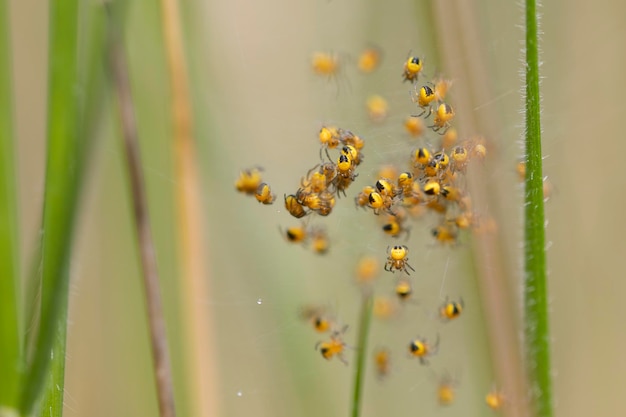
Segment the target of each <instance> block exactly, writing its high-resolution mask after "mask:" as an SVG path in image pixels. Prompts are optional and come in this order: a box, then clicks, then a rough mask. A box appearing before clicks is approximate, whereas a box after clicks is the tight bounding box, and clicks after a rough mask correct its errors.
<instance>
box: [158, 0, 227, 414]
mask: <svg viewBox="0 0 626 417" xmlns="http://www.w3.org/2000/svg"><path fill="white" fill-rule="evenodd" d="M161 14H162V18H163V34H164V37H165V46H166V58H167V63H168V67H169V76H170V88H171V94H172V123H173V138H172V139H173V142H172V146H173V150H174V155H175V169H176V172H175V175H176V184H177V185H178V186H177V187H176V192H177V198H176V203H177V219H178V227H177V230H178V247H179V257H180V260H181V268H182V271H181V277H180V278H181V279H180V280H179V283H180V288H181V291H180V297H181V303H180V305H181V306H182V309H183V311H182V316H183V326H184V329H183V331H184V334H185V339H186V340H187V341H188V342H187V343H186V344H185V345H186V346H187V347H188V349H189V351H188V352H187V354H186V355H185V358H186V364H185V365H186V371H187V375H189V381H190V384H189V390H190V391H191V392H190V397H191V409H192V414H193V415H195V416H212V415H216V414H218V406H217V398H218V396H217V393H216V391H217V387H216V384H215V381H216V380H217V378H216V375H215V373H216V366H215V361H213V366H211V360H212V359H213V358H216V357H217V355H216V354H212V352H213V350H214V348H213V346H212V345H211V343H210V340H211V337H210V334H211V329H212V327H213V325H212V322H211V320H210V316H209V311H207V308H206V306H205V305H204V304H203V303H200V302H199V301H200V298H199V297H205V296H206V295H207V294H208V290H207V285H208V284H207V283H208V275H207V267H206V263H205V260H206V258H207V252H208V250H207V247H206V245H205V242H204V239H203V237H204V236H203V231H204V230H205V228H204V222H203V215H202V213H203V211H204V210H203V209H202V202H201V199H200V189H201V187H200V179H199V172H198V165H197V161H196V158H195V154H196V152H195V143H194V138H193V112H192V106H191V97H190V94H189V77H188V70H187V60H186V57H185V52H184V42H183V33H182V29H181V16H180V7H179V2H178V1H177V0H161Z"/></svg>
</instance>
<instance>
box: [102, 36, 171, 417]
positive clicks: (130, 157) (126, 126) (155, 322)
mask: <svg viewBox="0 0 626 417" xmlns="http://www.w3.org/2000/svg"><path fill="white" fill-rule="evenodd" d="M111 25H112V24H111ZM109 35H110V39H109V42H110V44H109V64H110V71H111V74H112V78H113V84H114V87H115V91H116V93H117V101H118V109H119V115H120V120H121V124H122V137H123V142H124V149H125V151H126V152H125V153H126V162H127V165H128V174H129V176H130V183H131V193H132V201H133V209H134V219H135V226H136V228H137V236H138V239H139V250H140V253H141V265H142V269H143V279H144V289H145V293H146V303H147V308H148V323H149V327H150V339H151V344H152V357H153V363H154V370H155V376H156V385H157V397H158V401H159V411H160V415H161V417H174V416H175V415H176V411H175V408H174V388H173V383H172V370H171V365H170V357H169V351H168V345H167V335H166V331H165V320H164V317H163V306H162V301H161V293H160V290H159V276H158V272H157V264H156V255H155V251H154V243H153V241H152V232H151V229H150V218H149V216H148V203H147V198H146V189H145V183H144V179H143V173H142V170H141V158H140V155H139V140H138V134H137V124H136V121H135V111H134V105H133V98H132V94H131V87H130V78H129V75H128V63H127V61H126V54H125V51H124V48H123V46H122V43H121V41H120V39H119V37H118V34H117V32H116V31H115V29H114V28H110V31H109Z"/></svg>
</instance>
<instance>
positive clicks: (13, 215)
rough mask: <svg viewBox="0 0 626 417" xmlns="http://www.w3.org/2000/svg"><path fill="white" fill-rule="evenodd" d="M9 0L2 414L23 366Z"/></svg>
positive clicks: (0, 281) (2, 189)
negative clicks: (19, 305)
mask: <svg viewBox="0 0 626 417" xmlns="http://www.w3.org/2000/svg"><path fill="white" fill-rule="evenodd" d="M7 9H8V8H7V2H6V0H0V109H1V110H0V340H2V343H0V375H1V377H0V415H3V411H2V410H3V408H6V409H16V408H17V403H18V395H17V394H18V390H19V385H18V384H19V381H20V377H19V372H20V371H19V370H20V368H21V365H20V358H21V348H20V339H19V327H20V326H19V320H18V299H19V297H18V287H19V286H18V282H19V260H20V258H19V240H18V227H17V225H18V222H17V190H16V178H15V161H14V158H15V151H14V149H13V123H12V122H13V121H12V117H13V111H12V109H13V102H12V90H13V89H12V88H11V59H10V53H11V52H10V51H11V48H9V25H8V23H9V22H8V18H7V12H8V10H7Z"/></svg>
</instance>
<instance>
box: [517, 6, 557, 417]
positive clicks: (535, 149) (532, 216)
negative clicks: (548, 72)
mask: <svg viewBox="0 0 626 417" xmlns="http://www.w3.org/2000/svg"><path fill="white" fill-rule="evenodd" d="M537 26H538V24H537V5H536V1H535V0H526V181H525V186H526V195H525V204H524V207H525V208H524V215H525V224H524V231H525V246H524V270H525V282H524V312H525V336H526V349H527V351H526V354H527V361H528V372H529V380H530V384H531V388H532V389H531V393H532V395H533V404H534V407H535V415H536V416H541V417H550V416H552V387H551V378H550V371H551V369H550V331H549V325H548V289H547V282H546V281H547V279H546V278H547V273H546V253H545V230H544V227H545V217H544V211H543V174H542V167H541V163H542V159H541V120H540V113H541V102H540V100H541V96H540V91H539V51H538V36H537Z"/></svg>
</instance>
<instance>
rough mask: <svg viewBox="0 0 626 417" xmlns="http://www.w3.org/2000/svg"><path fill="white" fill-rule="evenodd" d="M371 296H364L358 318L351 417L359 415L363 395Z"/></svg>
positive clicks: (370, 319) (371, 303) (370, 320)
mask: <svg viewBox="0 0 626 417" xmlns="http://www.w3.org/2000/svg"><path fill="white" fill-rule="evenodd" d="M373 304H374V303H373V297H372V294H371V293H369V294H365V295H364V296H363V301H362V303H361V314H360V316H359V334H358V336H357V337H358V342H357V343H358V345H357V354H356V369H355V371H354V391H353V395H352V417H359V416H360V415H361V399H362V394H363V380H364V378H365V363H366V358H367V339H368V336H369V332H370V325H371V323H372V306H373Z"/></svg>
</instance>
